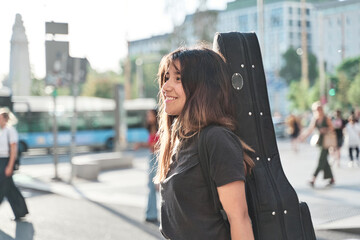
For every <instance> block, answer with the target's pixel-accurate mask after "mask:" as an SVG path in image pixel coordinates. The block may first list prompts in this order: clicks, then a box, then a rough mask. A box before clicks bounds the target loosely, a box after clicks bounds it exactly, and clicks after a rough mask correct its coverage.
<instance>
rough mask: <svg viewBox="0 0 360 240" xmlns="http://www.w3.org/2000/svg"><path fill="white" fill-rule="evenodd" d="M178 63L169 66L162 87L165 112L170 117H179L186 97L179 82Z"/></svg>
mask: <svg viewBox="0 0 360 240" xmlns="http://www.w3.org/2000/svg"><path fill="white" fill-rule="evenodd" d="M180 67H181V66H180V62H179V61H178V60H177V61H175V62H174V63H173V64H171V65H170V67H169V69H168V71H167V72H166V74H165V79H164V80H165V82H164V84H163V86H162V91H161V92H162V94H163V96H164V103H165V109H164V110H165V112H166V113H167V114H168V115H171V116H178V115H180V113H181V111H182V110H183V108H184V105H185V102H186V95H185V92H184V88H183V85H182V82H181V74H180Z"/></svg>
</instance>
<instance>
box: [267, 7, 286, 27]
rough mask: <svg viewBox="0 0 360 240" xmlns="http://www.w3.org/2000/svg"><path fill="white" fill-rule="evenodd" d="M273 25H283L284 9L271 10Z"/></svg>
mask: <svg viewBox="0 0 360 240" xmlns="http://www.w3.org/2000/svg"><path fill="white" fill-rule="evenodd" d="M270 21H271V27H281V26H282V21H283V11H282V8H274V9H272V10H271V16H270Z"/></svg>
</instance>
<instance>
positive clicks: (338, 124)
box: [332, 110, 346, 167]
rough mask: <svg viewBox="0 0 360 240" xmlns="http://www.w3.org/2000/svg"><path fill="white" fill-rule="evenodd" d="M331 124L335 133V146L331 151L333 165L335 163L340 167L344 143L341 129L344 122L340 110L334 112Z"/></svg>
mask: <svg viewBox="0 0 360 240" xmlns="http://www.w3.org/2000/svg"><path fill="white" fill-rule="evenodd" d="M332 124H333V126H334V130H335V133H336V139H337V146H336V147H335V148H334V149H333V153H334V157H335V160H334V163H337V166H338V167H340V158H341V155H340V153H341V147H342V145H343V143H344V134H343V129H344V127H345V124H346V121H345V120H344V119H343V118H342V114H341V111H340V110H336V114H335V117H334V119H333V120H332Z"/></svg>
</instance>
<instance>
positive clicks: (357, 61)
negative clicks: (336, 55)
mask: <svg viewBox="0 0 360 240" xmlns="http://www.w3.org/2000/svg"><path fill="white" fill-rule="evenodd" d="M336 71H337V72H338V73H341V72H342V73H344V74H345V75H346V77H347V78H348V79H350V80H351V81H353V80H354V79H355V76H356V75H357V74H358V73H359V72H360V57H355V58H349V59H345V60H344V61H343V62H342V63H341V64H340V65H339V66H338V68H337V69H336Z"/></svg>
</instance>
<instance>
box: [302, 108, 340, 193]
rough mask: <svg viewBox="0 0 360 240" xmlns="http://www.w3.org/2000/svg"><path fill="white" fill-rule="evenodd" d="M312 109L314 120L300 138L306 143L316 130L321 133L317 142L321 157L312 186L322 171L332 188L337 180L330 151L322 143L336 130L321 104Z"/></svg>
mask: <svg viewBox="0 0 360 240" xmlns="http://www.w3.org/2000/svg"><path fill="white" fill-rule="evenodd" d="M311 108H312V111H313V113H314V117H313V118H312V120H311V123H310V126H309V127H308V129H307V130H306V131H304V132H303V133H302V134H301V135H300V136H299V140H300V141H304V140H305V139H306V138H307V137H308V136H309V135H310V134H311V133H312V132H313V131H314V130H315V129H318V131H319V133H320V136H319V140H318V142H317V145H318V146H319V147H320V157H319V162H318V166H317V168H316V170H315V172H314V175H313V178H312V179H311V180H310V185H311V186H312V187H314V185H315V180H316V177H317V175H318V174H319V172H320V171H324V179H330V181H329V183H328V186H331V185H334V183H335V180H334V176H333V174H332V171H331V167H330V165H329V162H328V155H329V149H327V148H324V147H323V145H322V143H323V139H324V135H325V134H326V133H327V132H329V131H333V130H334V128H333V126H332V123H331V119H330V118H328V117H327V116H326V115H325V113H324V109H323V107H322V105H321V103H320V102H315V103H313V104H312V107H311Z"/></svg>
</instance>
